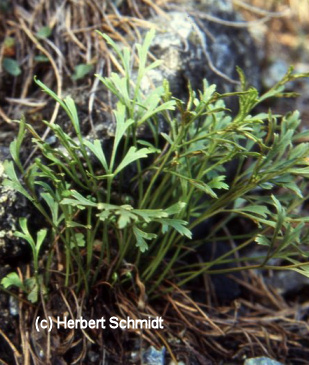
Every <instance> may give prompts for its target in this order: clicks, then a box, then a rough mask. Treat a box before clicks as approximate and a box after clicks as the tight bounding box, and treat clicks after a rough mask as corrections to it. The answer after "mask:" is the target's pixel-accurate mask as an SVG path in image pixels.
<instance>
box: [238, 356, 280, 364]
mask: <svg viewBox="0 0 309 365" xmlns="http://www.w3.org/2000/svg"><path fill="white" fill-rule="evenodd" d="M244 365H283V364H282V363H281V362H279V361H276V360H272V359H270V358H268V357H255V358H252V359H247V360H246V361H245V363H244Z"/></svg>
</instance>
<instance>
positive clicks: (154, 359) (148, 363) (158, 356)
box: [143, 346, 165, 365]
mask: <svg viewBox="0 0 309 365" xmlns="http://www.w3.org/2000/svg"><path fill="white" fill-rule="evenodd" d="M164 356H165V348H164V347H162V348H161V349H160V350H156V349H155V348H154V347H153V346H150V347H149V348H148V349H147V350H146V351H145V352H144V353H143V364H144V365H164Z"/></svg>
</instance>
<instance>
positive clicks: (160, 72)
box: [148, 1, 259, 99]
mask: <svg viewBox="0 0 309 365" xmlns="http://www.w3.org/2000/svg"><path fill="white" fill-rule="evenodd" d="M194 3H195V5H196V3H197V2H194ZM219 4H220V5H219ZM196 9H197V8H196V6H195V11H192V13H191V12H190V13H188V12H185V11H184V12H182V11H170V12H167V13H166V15H167V16H168V20H167V19H166V18H165V17H162V16H160V17H154V18H151V19H150V21H151V22H153V23H155V24H156V26H157V27H158V28H159V29H160V31H157V33H156V36H155V38H154V40H153V42H152V45H151V48H150V51H151V53H152V54H154V55H155V56H156V57H157V58H158V59H160V60H162V61H163V66H162V67H161V68H159V69H155V70H153V71H152V72H150V73H149V78H150V79H151V80H152V81H153V82H154V83H155V84H161V83H162V81H163V79H165V78H166V79H168V80H169V82H170V85H171V91H172V93H173V95H174V96H176V97H178V98H180V99H186V96H187V85H188V82H190V83H191V85H192V88H193V89H194V90H198V89H202V87H203V84H202V81H203V79H204V78H206V79H207V80H208V83H209V84H217V86H218V91H219V92H231V91H233V90H235V87H236V86H237V84H238V80H239V78H238V74H237V71H236V66H239V67H240V68H242V69H243V70H244V72H245V74H246V76H247V80H248V83H249V84H251V85H253V86H255V87H258V86H259V76H258V75H259V65H258V60H257V58H256V49H255V46H254V42H253V41H252V37H251V36H250V33H249V32H248V31H247V30H246V29H244V28H233V27H232V26H231V25H226V24H219V23H216V22H215V21H214V20H213V21H210V20H209V18H208V17H205V16H207V15H211V16H213V17H214V18H219V19H223V20H228V21H240V19H241V18H240V16H239V15H238V14H236V13H235V12H234V11H233V9H232V6H231V3H230V2H226V1H220V2H219V3H218V2H211V1H206V2H205V1H204V2H201V4H200V6H199V7H198V11H197V10H196ZM191 14H192V15H191ZM148 84H149V83H148Z"/></svg>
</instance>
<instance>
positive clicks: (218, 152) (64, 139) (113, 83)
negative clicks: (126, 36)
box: [2, 31, 309, 301]
mask: <svg viewBox="0 0 309 365" xmlns="http://www.w3.org/2000/svg"><path fill="white" fill-rule="evenodd" d="M102 36H103V38H104V39H105V40H106V42H107V43H108V44H109V46H110V47H111V48H112V50H113V51H114V52H115V54H116V56H117V57H118V59H119V62H121V64H122V66H123V69H124V71H125V72H124V76H119V75H118V74H116V73H112V74H111V75H110V77H101V76H98V75H96V77H99V79H100V81H101V82H102V83H103V84H104V85H105V87H106V88H107V89H108V90H109V91H110V92H112V93H113V94H114V95H115V97H116V98H117V104H116V105H115V110H114V112H113V113H114V117H115V120H116V127H115V135H114V138H113V139H112V140H111V141H110V143H111V144H112V148H111V153H106V151H105V150H104V148H103V144H102V141H100V140H98V139H94V140H90V139H87V138H85V137H84V136H83V135H82V134H81V130H80V124H79V118H78V111H77V109H76V106H75V103H74V100H73V99H72V98H71V97H66V98H65V99H64V100H63V99H60V98H59V97H58V96H57V95H56V94H55V93H54V92H53V91H52V90H50V89H49V88H48V87H47V86H46V85H44V84H43V83H42V82H41V81H39V80H35V81H36V83H37V84H38V85H39V86H40V87H41V88H42V90H44V91H45V92H46V93H48V94H49V95H50V96H51V97H52V98H53V99H54V100H55V101H56V102H58V103H59V104H60V105H61V107H62V108H63V109H64V110H65V112H66V113H67V116H68V118H69V119H70V121H71V123H72V125H73V127H74V133H75V135H74V136H72V135H68V134H67V133H66V132H65V131H64V130H63V129H62V128H61V127H60V126H59V125H58V124H57V123H55V124H51V123H49V122H47V121H44V123H45V124H46V126H47V127H49V128H50V129H51V131H52V133H53V134H54V136H55V137H56V138H57V141H58V145H59V147H57V148H53V147H52V146H50V145H49V144H48V143H46V141H44V140H43V139H42V138H41V137H40V136H39V135H38V134H37V133H36V131H35V130H34V129H33V127H32V126H31V125H29V124H27V123H26V121H24V120H21V121H20V122H19V123H20V130H19V133H18V136H17V138H16V140H15V141H13V142H12V143H11V147H10V149H11V154H12V159H13V161H7V162H6V163H5V171H6V175H7V179H6V180H5V181H4V184H5V185H6V186H9V187H11V188H13V189H15V190H16V191H18V192H19V193H21V194H22V195H24V196H25V197H26V198H27V199H29V200H30V201H31V202H32V204H33V205H34V206H35V207H36V208H37V210H38V212H39V213H40V214H41V215H42V216H43V217H44V218H45V220H46V226H47V227H46V228H45V229H44V230H41V231H39V232H38V235H37V238H36V239H35V238H33V237H32V235H31V234H30V233H29V230H28V225H29V222H28V223H27V221H26V220H25V219H21V221H20V226H21V232H16V234H17V235H18V236H19V237H20V238H22V239H24V240H25V241H27V242H28V243H29V245H30V246H31V249H32V252H33V270H34V271H33V278H34V279H33V280H32V287H31V290H30V289H28V288H27V286H26V285H25V284H26V283H24V282H22V280H21V279H20V278H19V277H18V276H17V275H16V274H15V273H10V274H9V275H8V276H6V277H5V278H3V279H2V285H3V286H5V287H9V286H11V285H16V286H18V287H20V288H21V289H23V290H25V291H26V292H27V293H28V298H29V299H30V300H32V301H36V300H37V299H38V296H37V294H33V293H38V291H39V289H42V288H44V290H46V288H47V290H48V287H49V285H50V280H51V277H52V275H53V274H52V272H53V270H52V268H54V267H55V262H56V261H57V260H59V258H60V259H61V260H62V262H61V265H58V267H63V277H64V282H63V285H64V286H66V287H74V288H75V289H74V290H75V291H76V292H79V291H81V290H83V291H85V292H86V293H87V294H89V293H90V290H91V287H92V285H93V284H95V283H96V282H97V280H98V276H100V278H101V279H102V273H104V275H105V277H104V280H107V281H109V282H110V283H112V284H115V283H116V282H117V283H121V281H122V280H126V279H125V278H124V277H123V276H122V275H120V271H121V270H122V268H123V267H125V266H126V265H128V264H131V265H134V267H135V268H136V270H137V271H138V274H139V277H140V280H141V281H142V282H143V284H144V285H145V286H146V290H147V292H148V293H149V294H150V293H153V292H154V290H155V289H156V288H157V287H158V286H160V285H161V284H162V283H163V282H165V283H166V282H168V281H169V282H170V281H172V282H177V283H178V285H182V284H185V283H186V282H188V281H189V280H191V279H193V278H194V277H196V276H198V275H200V274H202V273H205V272H206V273H207V272H208V273H214V272H222V270H218V269H217V270H214V269H212V268H213V266H214V265H216V264H219V263H228V262H232V261H237V262H238V266H237V268H236V269H235V268H229V269H225V270H226V271H228V270H230V271H231V270H234V271H235V270H242V269H250V268H267V267H271V268H275V269H291V270H296V271H298V272H300V273H302V274H304V275H308V269H307V268H308V266H307V262H306V259H307V256H308V251H307V250H306V245H307V243H308V228H307V225H306V223H307V222H308V218H307V217H303V216H302V215H301V210H300V208H301V206H302V204H303V202H304V201H305V200H306V199H307V198H308V196H307V193H306V194H304V192H306V184H307V177H308V175H309V166H308V164H309V148H308V147H309V146H308V143H301V140H302V139H304V137H308V132H300V131H299V126H300V119H299V113H298V112H293V113H288V114H287V115H285V116H280V115H275V114H273V113H272V112H271V111H269V112H268V113H258V114H256V113H255V112H254V110H255V107H256V106H257V105H258V104H260V103H262V102H263V101H264V100H266V99H268V98H271V97H277V96H282V93H283V91H284V85H285V84H286V83H287V82H289V81H291V80H294V79H296V78H299V77H304V76H308V75H304V74H303V75H295V74H293V72H292V69H290V70H289V71H288V73H287V74H286V76H285V77H284V78H283V80H282V81H280V82H279V83H278V84H277V85H275V86H274V87H273V88H272V89H271V90H269V91H268V92H266V93H265V94H263V95H259V93H258V91H257V90H256V89H255V88H253V87H250V88H246V85H245V84H246V83H245V79H244V76H243V74H242V72H241V71H240V70H239V75H240V79H241V84H242V89H241V91H239V92H235V93H233V94H232V95H234V96H237V97H238V100H239V111H238V113H237V114H236V116H233V115H234V114H232V113H231V112H230V111H229V110H227V109H226V108H225V104H224V99H225V98H226V97H229V96H230V95H231V94H223V95H220V94H218V93H217V92H216V86H215V85H208V83H207V82H206V81H205V82H204V89H203V90H202V91H198V92H195V91H193V90H191V89H190V88H189V90H190V95H189V100H188V101H187V102H185V101H183V100H179V99H176V98H174V97H173V96H172V95H171V93H170V90H169V87H168V83H167V82H164V84H163V85H160V86H158V87H157V88H155V89H154V90H152V91H151V92H149V94H148V95H144V94H143V92H142V90H141V83H142V81H143V78H144V77H145V75H146V74H147V72H148V71H149V70H151V69H152V68H154V67H158V66H159V64H160V62H159V61H156V62H154V63H151V64H148V63H147V52H148V49H149V46H150V44H151V40H152V39H153V37H154V32H153V31H150V32H149V33H147V35H146V37H145V40H144V42H143V44H142V45H137V51H138V59H139V61H138V66H137V70H136V71H135V72H136V74H135V76H134V77H133V75H132V71H131V64H132V55H131V54H130V51H129V49H127V48H125V49H123V50H121V49H120V47H119V46H118V45H117V44H116V43H114V42H113V41H112V39H111V38H109V37H108V36H107V35H102ZM133 79H134V80H135V82H134V83H133V81H132V80H133ZM162 120H164V122H165V123H166V125H168V129H169V132H168V133H163V132H161V130H160V128H159V125H160V123H159V121H162ZM143 125H147V128H148V129H149V130H150V131H151V133H152V135H153V139H152V141H151V142H150V141H149V140H145V139H143V138H142V136H141V134H140V133H139V129H140V127H141V126H143ZM27 132H28V133H29V132H30V133H31V134H32V136H33V139H32V141H33V144H34V146H36V147H38V148H39V150H40V157H37V158H36V159H35V160H34V161H33V162H32V163H31V165H30V166H29V167H27V168H24V167H23V164H22V161H21V160H20V149H21V146H22V144H23V140H24V137H25V135H26V133H27ZM231 163H232V164H234V165H236V166H237V167H236V169H235V171H234V173H233V176H228V171H227V170H228V166H230V164H231ZM98 171H99V173H98ZM128 171H129V172H130V173H128ZM132 171H134V175H133V177H132V178H131V175H132ZM128 176H130V179H128ZM124 186H125V188H124ZM219 215H220V217H221V220H222V222H223V223H222V224H217V225H216V227H214V229H212V230H210V231H209V233H208V234H207V235H206V237H205V238H204V239H203V241H198V240H196V241H193V240H192V230H193V229H194V228H195V227H197V226H198V225H200V224H202V223H203V222H205V221H207V220H209V219H210V218H214V217H216V216H219ZM222 217H223V218H222ZM235 217H243V218H244V219H246V220H247V221H248V222H253V224H254V226H255V227H256V228H255V229H254V231H253V232H250V234H247V235H243V236H242V237H241V239H237V243H238V244H237V246H236V247H235V248H234V249H232V250H231V251H230V252H227V253H225V254H224V255H222V256H220V257H218V258H216V259H215V260H212V261H208V260H207V258H205V260H204V261H203V262H196V263H192V262H191V263H190V265H189V264H188V265H178V262H179V260H180V258H181V260H182V262H186V256H187V255H188V252H192V250H195V249H198V247H199V246H200V245H201V244H203V245H205V244H207V243H208V242H212V241H214V240H216V235H217V233H218V230H219V228H220V227H221V226H222V225H223V224H226V223H227V222H229V221H231V220H232V219H234V218H235ZM47 237H48V242H46V249H45V251H44V252H43V250H42V244H43V242H44V240H45V241H46V240H47ZM253 243H255V244H257V245H262V246H264V247H265V250H264V251H263V252H264V253H263V254H262V255H261V256H255V257H249V258H248V257H243V256H242V255H240V256H239V258H235V256H234V255H235V253H236V252H241V251H242V250H243V249H245V248H246V247H247V246H248V245H252V244H253ZM43 246H44V245H43ZM59 252H61V254H60V255H59ZM271 258H277V259H281V260H284V262H285V263H286V265H285V266H278V267H273V266H270V265H269V264H268V263H269V260H270V259H271ZM43 268H44V270H43ZM58 278H59V276H58Z"/></svg>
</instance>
